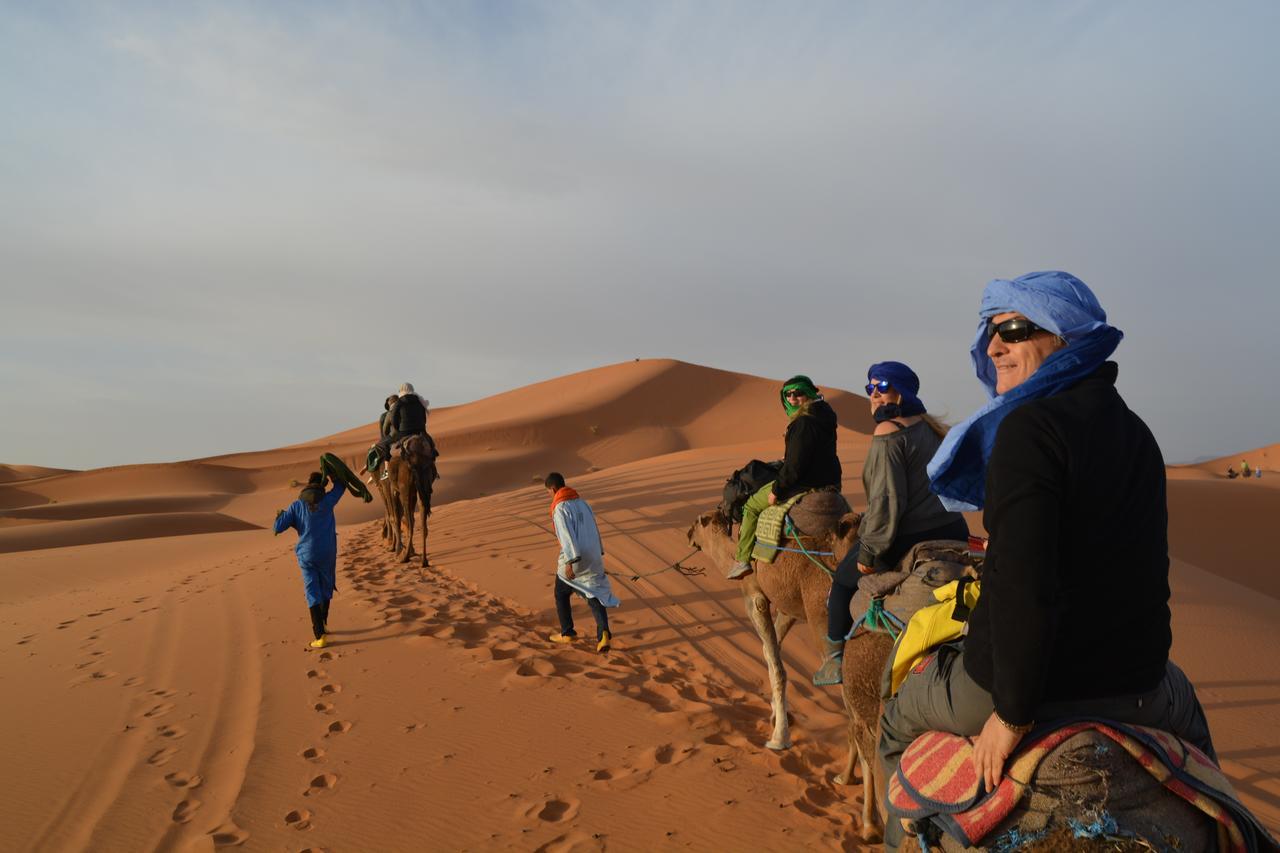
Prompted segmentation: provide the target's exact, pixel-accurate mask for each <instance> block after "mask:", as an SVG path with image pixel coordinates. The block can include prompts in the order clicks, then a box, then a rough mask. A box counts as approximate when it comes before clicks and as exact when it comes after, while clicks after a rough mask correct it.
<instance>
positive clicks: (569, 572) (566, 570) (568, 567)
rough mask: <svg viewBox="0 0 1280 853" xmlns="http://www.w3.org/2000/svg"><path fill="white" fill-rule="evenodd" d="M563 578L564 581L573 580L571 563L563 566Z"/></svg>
mask: <svg viewBox="0 0 1280 853" xmlns="http://www.w3.org/2000/svg"><path fill="white" fill-rule="evenodd" d="M564 577H565V580H573V563H565V564H564Z"/></svg>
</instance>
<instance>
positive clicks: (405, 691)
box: [0, 362, 1280, 850]
mask: <svg viewBox="0 0 1280 853" xmlns="http://www.w3.org/2000/svg"><path fill="white" fill-rule="evenodd" d="M833 396H834V397H836V400H837V403H838V404H839V407H840V408H841V410H842V417H845V423H851V424H853V425H854V426H855V427H858V428H861V429H865V428H866V421H865V415H862V419H861V420H859V419H858V418H856V417H855V415H861V414H862V413H860V412H858V411H856V410H854V408H853V407H854V406H855V405H856V403H857V400H856V399H854V398H852V397H851V396H849V395H843V396H841V395H833ZM557 397H558V398H559V404H557V405H551V404H548V403H547V400H548V398H557ZM775 401H776V385H775V384H774V383H772V382H768V381H765V380H758V379H754V378H752V377H743V376H736V375H734V374H725V373H721V372H719V371H709V370H707V369H705V368H697V367H694V366H691V365H683V364H679V363H676V362H639V363H628V364H624V365H617V366H614V367H611V368H605V369H602V370H600V371H590V372H587V373H584V374H577V375H575V376H573V377H565V378H563V379H560V380H555V381H553V382H552V383H543V385H542V386H532V387H531V388H526V389H519V390H517V391H514V392H510V393H509V394H505V395H499V396H498V397H494V398H490V399H489V400H486V401H478V402H477V403H474V404H469V405H467V406H458V407H454V408H452V409H446V410H441V411H438V412H435V413H433V421H432V428H433V432H434V433H435V434H436V435H437V437H438V438H439V439H440V442H441V445H442V447H443V448H444V450H445V452H446V453H447V454H449V457H448V458H449V459H451V460H452V461H451V462H449V463H447V464H446V466H445V475H446V479H445V480H444V481H442V483H441V486H442V488H441V495H442V496H444V495H451V496H452V500H450V501H449V502H448V503H446V504H444V505H441V506H439V508H438V509H437V511H436V513H435V514H434V515H433V517H432V537H431V550H432V555H433V560H434V562H435V564H436V565H435V567H434V568H433V569H432V570H428V571H427V572H426V573H419V571H418V570H417V569H416V568H408V569H406V568H404V567H402V566H400V565H398V564H395V563H393V562H392V561H391V560H390V559H389V558H388V556H387V555H386V554H385V553H384V552H383V551H382V550H381V548H380V546H379V545H378V543H377V541H376V524H374V523H372V522H369V521H363V520H359V519H361V518H362V517H363V518H368V517H369V516H368V510H369V508H368V507H364V506H361V505H360V504H358V503H357V502H355V501H353V500H351V499H349V498H347V499H344V500H343V502H342V504H340V509H342V510H343V515H344V517H346V518H349V519H350V518H353V517H354V518H355V519H356V520H355V521H354V523H351V524H348V525H347V526H345V527H343V528H342V532H341V536H342V558H341V560H340V581H339V584H340V591H339V595H338V597H337V598H336V599H335V603H334V614H333V617H332V623H333V624H332V627H333V628H334V629H335V639H336V640H337V643H336V644H335V645H334V646H333V647H332V648H331V649H329V650H326V651H325V652H323V653H315V652H309V651H308V650H306V649H305V640H306V639H307V638H308V631H307V622H306V615H305V608H304V604H303V601H302V596H301V591H300V589H299V586H300V585H299V583H298V579H297V568H296V564H295V562H294V560H293V556H292V554H291V546H292V539H291V537H290V538H285V537H281V538H279V539H277V538H274V537H273V536H272V535H271V534H270V532H268V531H266V530H261V529H248V530H243V529H241V530H233V531H230V532H219V533H212V532H204V529H202V528H198V527H196V528H192V529H191V530H190V531H189V532H187V533H185V534H182V535H171V536H168V537H167V538H156V537H157V536H159V535H160V534H162V533H165V532H168V531H172V530H178V529H181V528H180V527H179V526H178V519H177V518H173V517H172V516H178V517H181V518H189V517H196V516H199V517H200V518H206V517H208V516H215V517H219V518H227V519H238V520H239V522H238V523H240V524H242V525H243V524H244V523H245V522H246V521H248V522H249V523H252V524H263V523H265V520H266V519H269V518H270V516H271V515H272V514H273V511H274V508H275V507H277V506H280V505H282V504H283V503H284V502H285V501H287V500H288V499H290V498H291V497H292V495H293V493H294V492H295V491H296V489H295V488H293V487H290V486H289V485H288V480H289V479H290V478H296V477H298V476H300V475H305V471H306V470H307V468H308V466H309V465H311V464H313V462H314V459H315V457H316V455H317V454H318V452H319V449H320V448H321V447H324V448H337V449H338V450H339V451H340V452H343V453H344V455H347V454H348V453H355V452H357V451H360V450H362V447H363V445H365V444H366V443H367V439H368V434H369V433H370V432H371V429H369V428H365V427H362V428H360V429H359V430H352V431H350V432H349V433H345V434H341V435H339V436H334V437H332V438H330V439H321V440H319V441H316V442H310V443H307V444H304V445H298V446H295V447H292V448H283V449H281V450H279V451H268V452H264V453H260V454H237V455H235V456H227V457H220V458H217V459H207V460H198V461H195V462H190V463H177V464H175V465H168V466H128V467H126V468H116V469H105V470H103V471H93V472H82V473H61V472H53V473H43V472H37V476H34V477H30V478H26V479H24V480H22V481H20V482H13V483H10V484H8V485H6V486H0V507H3V508H4V515H3V517H0V520H2V521H3V522H4V526H3V527H0V549H4V550H8V551H10V552H12V553H8V554H2V555H0V583H3V585H4V586H3V589H4V590H5V594H4V596H3V598H2V599H0V689H2V690H3V691H4V694H5V695H6V697H18V701H8V702H5V703H0V731H2V732H4V733H5V735H6V736H5V739H4V741H3V743H4V746H5V753H6V757H7V759H8V761H7V771H6V773H5V774H3V776H0V802H3V803H5V806H4V811H5V816H6V820H4V821H3V822H0V849H31V848H34V849H48V850H69V849H93V850H100V849H131V850H132V849H148V848H156V849H209V848H212V847H216V846H231V845H243V846H244V848H245V849H262V850H277V849H287V850H301V849H304V848H307V849H327V850H370V849H378V850H420V849H471V850H482V849H485V850H487V849H518V850H535V849H539V850H599V849H606V848H607V849H612V850H650V849H654V848H664V849H665V848H669V847H671V848H688V849H725V850H771V849H777V850H783V849H797V848H800V847H818V848H822V849H841V848H845V849H849V848H851V847H853V846H854V845H853V844H852V842H851V841H850V840H849V839H848V838H847V835H848V829H849V827H850V826H851V824H852V818H851V815H852V814H853V813H854V812H856V811H857V796H858V790H857V789H855V788H838V787H835V786H833V785H832V784H831V778H832V776H833V775H834V773H835V772H836V770H837V769H838V764H839V762H840V759H841V757H842V754H843V750H844V736H843V727H844V726H843V717H842V714H841V712H840V707H839V701H838V698H837V696H836V694H835V693H834V692H832V691H830V690H820V689H816V688H813V687H812V686H811V685H809V684H808V681H807V676H808V673H809V672H810V671H811V669H812V666H813V664H814V663H815V655H814V653H813V651H812V650H811V649H810V648H809V647H808V646H807V644H806V642H805V639H804V636H803V635H804V632H803V631H797V632H795V633H794V634H793V636H792V638H791V639H789V641H788V643H787V650H786V658H787V662H788V664H789V666H790V668H791V671H792V675H793V681H792V699H793V712H794V714H795V718H796V725H795V728H794V735H795V746H794V748H793V749H792V750H791V751H790V752H788V753H786V754H783V755H776V754H773V753H770V752H768V751H767V750H764V749H763V748H762V746H761V745H762V743H763V740H764V739H765V735H766V732H767V724H768V706H767V704H766V703H765V701H764V699H763V698H762V692H763V690H764V681H763V666H762V664H761V663H760V660H759V642H758V640H757V639H756V638H755V635H754V633H753V632H752V631H751V629H750V627H749V625H748V623H747V621H746V618H745V616H744V615H743V613H742V608H741V603H740V600H739V594H738V590H737V589H736V587H735V586H734V585H733V584H732V583H731V582H728V581H725V580H723V579H722V577H721V575H720V574H719V570H718V569H717V567H712V566H710V565H708V564H707V562H706V559H705V558H704V557H701V556H695V557H693V558H690V559H687V560H686V562H685V565H686V566H688V567H689V568H690V569H691V570H693V573H692V574H689V575H685V574H680V573H676V572H667V573H664V574H660V575H656V576H653V577H650V578H644V579H638V580H633V579H632V576H633V575H638V574H643V573H646V572H651V571H654V570H656V569H660V568H662V567H664V566H666V565H668V564H669V563H671V562H673V561H675V560H677V559H679V558H682V557H685V556H686V555H687V553H688V551H689V549H688V547H687V543H686V540H685V529H686V528H687V526H688V524H689V522H690V521H691V520H692V518H693V517H694V516H695V515H696V514H697V513H698V512H699V511H701V510H702V509H704V508H706V507H708V506H710V505H712V504H713V503H714V502H715V500H716V499H717V497H718V493H719V489H720V485H721V482H722V480H723V478H724V476H725V475H726V473H727V472H728V471H729V470H730V469H732V468H733V467H735V466H736V465H738V464H740V463H741V461H743V460H745V459H747V458H750V457H751V456H759V457H762V458H770V457H772V456H776V455H777V452H778V448H779V446H780V434H781V427H782V423H781V418H780V415H779V413H778V411H777V404H776V402H775ZM629 419H632V420H634V422H635V423H636V424H638V426H637V427H636V428H635V429H634V431H633V432H628V431H627V430H626V429H625V426H626V424H627V423H628V420H629ZM745 424H754V425H755V426H753V427H752V429H755V430H757V432H754V433H753V432H751V431H749V430H747V429H745V427H744V425H745ZM592 426H595V427H597V428H598V430H597V431H596V432H593V431H591V429H590V427H592ZM744 442H745V443H744ZM866 445H867V439H866V436H865V435H863V434H860V433H857V432H854V431H842V435H841V451H842V457H843V459H844V462H845V465H846V485H847V486H848V487H849V488H847V490H846V493H847V494H848V495H849V497H850V499H851V500H853V501H854V503H855V504H856V503H858V502H859V501H860V499H861V495H860V493H859V491H858V490H857V489H856V488H854V486H855V485H856V484H857V472H858V470H859V469H860V466H861V462H862V458H863V456H864V454H865V450H866ZM657 454H661V455H657ZM1260 458H1261V456H1260ZM553 466H554V467H561V468H563V469H565V470H566V473H570V474H577V475H578V476H575V477H574V478H573V482H574V485H575V486H577V487H578V488H579V489H580V490H581V491H582V493H583V494H584V496H586V497H587V498H588V499H589V500H591V501H592V503H593V505H594V507H595V509H596V511H597V513H598V515H599V517H600V519H601V527H602V532H603V533H604V535H605V538H606V544H607V547H608V550H609V560H610V563H611V566H612V567H613V570H614V572H615V573H616V584H617V588H618V591H619V594H620V595H621V597H622V598H623V599H624V606H623V608H622V609H620V610H619V611H615V614H614V627H615V628H616V629H617V633H618V643H617V646H618V647H617V649H616V651H615V652H613V653H612V654H611V655H609V656H608V657H605V658H601V657H599V656H597V655H596V654H595V653H594V652H593V651H590V650H589V649H588V648H587V647H586V646H585V645H584V646H583V647H581V648H576V649H559V648H554V649H553V648H551V647H550V644H549V643H547V642H546V641H545V640H544V635H545V634H546V633H547V631H549V630H550V629H552V627H553V612H552V601H551V595H550V587H551V579H552V569H553V565H554V551H555V546H554V544H553V542H552V540H551V537H550V534H549V533H548V518H547V506H546V499H545V493H544V492H543V491H542V490H541V489H540V488H536V487H534V486H533V485H532V483H531V479H532V476H533V474H535V473H544V472H545V470H546V469H548V468H550V467H553ZM591 467H595V468H598V469H600V470H598V471H596V472H593V473H587V469H588V468H591ZM1259 482H1260V483H1261V484H1263V485H1264V487H1265V484H1266V483H1267V480H1266V479H1265V478H1264V479H1263V480H1262V481H1259ZM1251 485H1252V484H1250V485H1249V486H1245V485H1244V484H1241V483H1236V482H1231V483H1228V482H1225V481H1223V482H1221V483H1217V482H1209V481H1208V479H1207V478H1197V479H1193V480H1188V481H1187V482H1181V481H1178V482H1174V483H1171V488H1170V504H1171V517H1172V518H1173V520H1174V522H1173V525H1172V528H1173V529H1172V530H1171V540H1172V542H1173V550H1174V556H1175V557H1176V558H1177V559H1175V562H1174V566H1173V571H1172V582H1173V592H1174V602H1173V605H1174V613H1175V637H1176V640H1175V649H1174V653H1175V657H1176V658H1177V659H1178V660H1179V661H1180V662H1181V663H1182V664H1183V665H1184V667H1185V668H1186V669H1187V671H1188V673H1189V674H1190V675H1191V677H1192V678H1193V679H1194V680H1195V681H1196V683H1197V686H1198V689H1199V690H1200V691H1201V695H1202V698H1203V700H1204V703H1205V706H1206V709H1207V711H1208V713H1209V715H1210V721H1211V724H1212V726H1213V729H1214V734H1215V738H1216V740H1217V745H1218V748H1219V751H1220V752H1221V754H1222V757H1223V759H1224V762H1225V767H1226V770H1227V772H1228V773H1229V774H1230V775H1231V777H1232V778H1233V780H1234V781H1235V782H1236V784H1237V786H1238V788H1239V791H1240V792H1241V794H1242V795H1243V796H1244V797H1246V798H1247V799H1248V801H1249V802H1250V804H1251V805H1252V806H1253V807H1254V808H1255V809H1256V810H1257V811H1258V813H1259V814H1260V815H1261V816H1262V817H1263V818H1264V819H1265V820H1266V821H1267V822H1268V824H1269V825H1270V826H1271V827H1273V828H1280V783H1277V781H1276V780H1277V778H1280V726H1278V725H1277V724H1276V722H1275V719H1276V714H1275V710H1276V707H1277V705H1278V704H1280V663H1277V661H1276V659H1275V657H1274V655H1267V654H1259V653H1257V652H1255V651H1252V650H1266V649H1275V648H1277V647H1280V627H1278V625H1280V623H1278V622H1277V619H1276V616H1277V615H1278V613H1280V602H1278V601H1277V598H1276V596H1277V595H1278V593H1277V591H1276V590H1274V589H1269V588H1268V583H1269V573H1268V572H1267V571H1266V570H1265V567H1266V565H1267V564H1266V559H1267V558H1266V556H1265V554H1263V553H1262V551H1261V550H1260V549H1261V546H1263V545H1264V544H1265V542H1266V538H1265V537H1264V536H1262V535H1261V534H1260V533H1259V532H1258V528H1259V527H1261V526H1262V525H1263V523H1264V521H1265V518H1266V514H1267V513H1273V512H1274V507H1273V505H1272V503H1270V502H1269V501H1270V497H1271V496H1274V495H1275V494H1276V493H1275V492H1273V491H1271V490H1269V489H1265V488H1264V489H1252V488H1250V487H1251ZM1236 486H1243V488H1242V489H1234V490H1233V487H1236ZM446 489H448V490H449V491H448V492H446ZM1223 490H1225V491H1223ZM482 492H485V493H488V494H481V493H482ZM55 500H56V501H57V503H53V501H55ZM1187 519H1190V521H1188V520H1187ZM1237 522H1238V526H1237V527H1232V528H1230V534H1229V535H1227V534H1224V533H1222V532H1221V531H1222V530H1224V529H1225V528H1224V525H1231V524H1234V523H1237ZM76 525H80V526H82V527H83V526H94V525H96V526H97V527H96V528H94V529H96V530H97V531H99V533H100V534H101V536H102V537H107V538H110V537H112V536H114V537H115V541H98V540H96V539H93V538H92V537H90V538H88V539H82V540H80V541H85V542H94V541H97V542H98V544H83V545H73V546H70V547H49V546H51V545H58V544H61V545H67V544H69V543H68V540H67V538H66V537H67V536H69V535H70V534H72V533H73V532H74V531H77V530H81V529H82V527H76ZM112 525H120V526H121V527H120V528H119V529H116V528H113V527H112ZM113 531H114V532H113ZM23 536H25V537H28V538H27V539H26V540H23V539H22V538H21V537H23ZM1224 536H1225V538H1228V539H1230V540H1231V541H1233V542H1237V543H1238V545H1239V549H1240V551H1239V553H1237V552H1236V551H1229V550H1225V549H1224V548H1223V547H1222V546H1221V541H1222V539H1223V538H1224ZM33 537H34V538H33ZM41 537H44V538H43V539H42V538H41ZM22 541H26V542H28V543H34V544H33V547H31V548H29V549H27V550H21V551H19V550H18V549H17V548H15V547H13V546H14V545H16V544H19V543H20V542H22ZM1233 547H1234V546H1233ZM1250 549H1253V550H1252V551H1251V550H1250ZM1250 553H1256V554H1262V557H1261V559H1255V560H1253V561H1252V562H1251V561H1250V560H1249V559H1247V557H1248V555H1249V554H1250ZM1271 565H1272V566H1274V560H1272V561H1271ZM698 570H706V572H705V574H698V573H697V571H698ZM577 615H578V618H579V619H580V620H581V623H580V628H589V627H590V620H589V616H588V614H587V613H586V611H585V608H584V607H581V606H579V609H578V612H577Z"/></svg>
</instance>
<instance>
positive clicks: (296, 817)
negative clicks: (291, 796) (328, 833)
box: [284, 809, 311, 829]
mask: <svg viewBox="0 0 1280 853" xmlns="http://www.w3.org/2000/svg"><path fill="white" fill-rule="evenodd" d="M284 822H285V823H286V824H288V825H289V826H292V827H293V828H294V829H310V828H311V812H309V811H308V810H307V809H294V810H293V811H291V812H289V813H288V814H287V815H285V816H284Z"/></svg>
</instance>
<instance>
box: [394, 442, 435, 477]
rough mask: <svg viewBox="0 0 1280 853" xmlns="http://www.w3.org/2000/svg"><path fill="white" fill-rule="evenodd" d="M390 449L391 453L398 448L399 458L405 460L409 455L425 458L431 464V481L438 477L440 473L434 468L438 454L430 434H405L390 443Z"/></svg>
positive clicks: (407, 459)
mask: <svg viewBox="0 0 1280 853" xmlns="http://www.w3.org/2000/svg"><path fill="white" fill-rule="evenodd" d="M391 449H392V452H393V453H394V452H396V451H397V450H398V451H399V452H400V458H401V459H403V460H405V461H406V462H408V461H409V456H410V455H416V456H419V457H421V458H423V459H426V460H427V462H428V463H430V465H431V482H433V483H434V482H435V481H436V480H438V479H440V473H439V472H438V471H437V470H436V457H438V456H439V455H440V454H439V452H438V451H437V450H436V443H435V441H433V440H432V438H431V436H429V435H426V434H424V433H415V434H414V435H410V436H406V437H404V438H402V439H400V440H398V441H397V442H395V443H394V444H393V445H391Z"/></svg>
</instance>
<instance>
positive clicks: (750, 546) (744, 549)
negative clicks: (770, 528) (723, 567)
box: [738, 483, 773, 563]
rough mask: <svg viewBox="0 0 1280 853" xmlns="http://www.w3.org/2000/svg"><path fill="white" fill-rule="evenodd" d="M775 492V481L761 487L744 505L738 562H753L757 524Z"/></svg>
mask: <svg viewBox="0 0 1280 853" xmlns="http://www.w3.org/2000/svg"><path fill="white" fill-rule="evenodd" d="M772 493H773V483H768V484H766V485H764V486H762V487H761V488H760V491H758V492H756V493H755V494H754V495H752V496H751V497H749V498H747V502H746V503H744V504H743V505H742V529H741V530H740V531H738V562H739V563H749V562H751V552H752V550H754V549H755V547H756V525H757V524H759V523H760V513H762V512H764V511H765V509H766V508H767V507H768V506H769V495H770V494H772Z"/></svg>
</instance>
